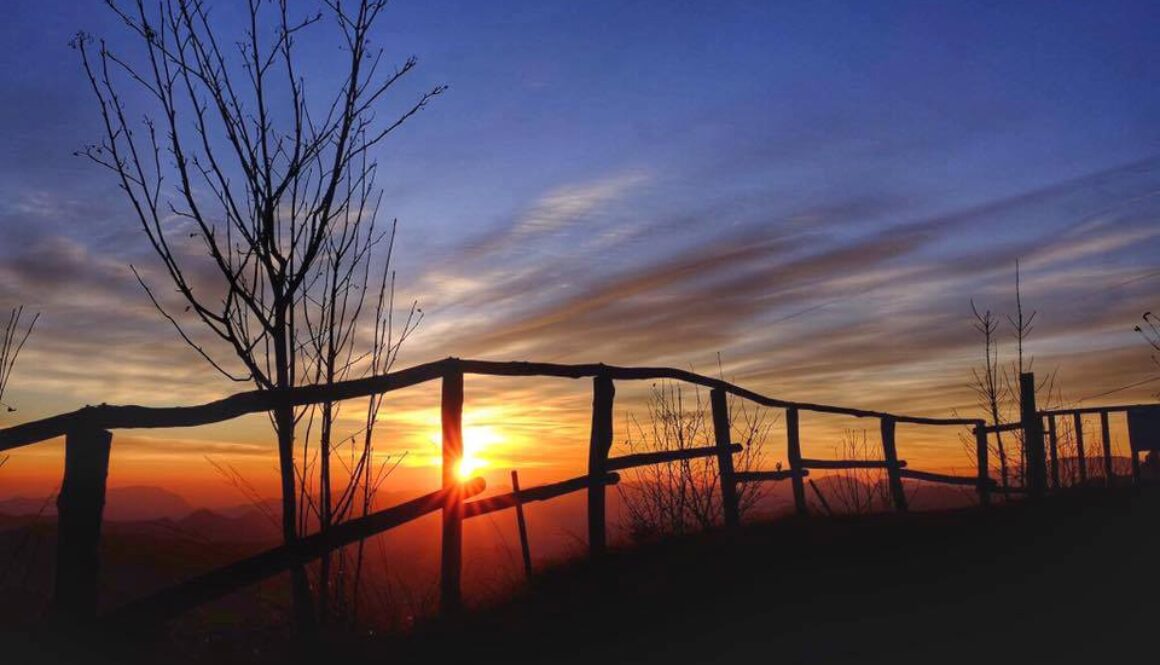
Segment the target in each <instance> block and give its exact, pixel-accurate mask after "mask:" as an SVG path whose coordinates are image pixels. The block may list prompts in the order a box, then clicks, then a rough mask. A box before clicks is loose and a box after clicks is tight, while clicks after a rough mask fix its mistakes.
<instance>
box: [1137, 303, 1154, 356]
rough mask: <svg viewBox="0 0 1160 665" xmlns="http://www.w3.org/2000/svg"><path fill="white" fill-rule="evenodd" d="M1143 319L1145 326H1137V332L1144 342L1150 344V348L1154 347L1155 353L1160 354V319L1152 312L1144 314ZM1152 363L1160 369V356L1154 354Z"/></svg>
mask: <svg viewBox="0 0 1160 665" xmlns="http://www.w3.org/2000/svg"><path fill="white" fill-rule="evenodd" d="M1142 318H1143V319H1144V325H1142V326H1139V325H1138V326H1136V332H1138V333H1140V335H1141V336H1142V337H1143V338H1144V341H1146V342H1147V343H1148V346H1150V347H1152V350H1153V351H1155V352H1157V353H1160V317H1158V316H1156V315H1155V314H1153V313H1152V312H1144V316H1143V317H1142ZM1152 362H1153V363H1154V364H1155V365H1156V366H1157V367H1160V356H1157V355H1156V354H1155V353H1153V354H1152Z"/></svg>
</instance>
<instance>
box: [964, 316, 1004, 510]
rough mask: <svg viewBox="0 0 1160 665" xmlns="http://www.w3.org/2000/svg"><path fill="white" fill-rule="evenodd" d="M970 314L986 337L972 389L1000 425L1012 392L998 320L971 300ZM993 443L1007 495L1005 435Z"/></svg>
mask: <svg viewBox="0 0 1160 665" xmlns="http://www.w3.org/2000/svg"><path fill="white" fill-rule="evenodd" d="M971 313H972V314H973V315H974V317H975V323H974V327H975V330H977V331H978V332H979V334H980V335H982V337H983V364H982V365H981V367H976V368H975V369H972V370H971V376H972V378H973V382H972V383H971V390H972V391H973V392H974V393H975V398H976V400H977V401H978V403H979V407H980V408H981V409H982V410H983V411H984V412H985V413H986V414H987V416H988V417H989V418H990V419H991V423H992V424H994V425H1001V424H1003V422H1004V416H1005V410H1006V405H1007V402H1008V400H1009V396H1010V390H1009V386H1008V385H1007V384H1006V383H1005V382H1004V381H1003V377H1002V373H1001V370H1000V367H999V347H998V344H997V342H996V340H995V334H996V331H997V330H998V327H999V321H998V320H997V319H996V317H995V315H994V314H992V313H991V310H989V309H988V310H985V311H984V312H982V313H980V312H979V310H978V308H977V307H975V301H974V300H972V301H971ZM969 440H970V445H971V446H972V447H973V446H974V438H973V437H970V438H969ZM988 440H989V439H988ZM994 441H995V443H994V447H993V449H992V451H991V452H992V453H993V454H992V455H991V458H992V459H996V460H998V464H999V480H1000V486H1001V487H1002V488H1003V493H1004V495H1006V493H1007V491H1008V490H1009V489H1010V487H1011V477H1010V476H1011V474H1010V468H1009V465H1008V460H1007V448H1006V446H1005V445H1004V442H1003V432H996V433H995V439H994ZM988 445H990V444H988ZM972 454H973V453H972Z"/></svg>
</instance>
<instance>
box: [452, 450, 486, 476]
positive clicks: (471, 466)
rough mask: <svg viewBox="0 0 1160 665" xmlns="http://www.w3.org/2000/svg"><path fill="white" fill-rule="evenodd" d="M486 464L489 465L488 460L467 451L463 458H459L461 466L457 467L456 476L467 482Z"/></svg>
mask: <svg viewBox="0 0 1160 665" xmlns="http://www.w3.org/2000/svg"><path fill="white" fill-rule="evenodd" d="M485 466H487V461H486V460H482V459H479V458H478V457H475V456H474V455H468V454H466V453H465V454H464V455H463V458H462V459H460V460H459V466H457V467H456V469H455V477H457V478H459V481H460V482H467V481H468V480H471V479H472V478H473V477H475V475H476V473H477V472H478V471H479V470H480V469H482V468H483V467H485Z"/></svg>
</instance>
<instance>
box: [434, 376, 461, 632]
mask: <svg viewBox="0 0 1160 665" xmlns="http://www.w3.org/2000/svg"><path fill="white" fill-rule="evenodd" d="M441 408H442V416H443V487H444V488H448V487H455V486H457V485H458V484H459V478H458V471H459V464H460V461H461V460H462V459H463V368H462V367H460V366H459V363H456V362H452V363H451V364H450V365H449V366H448V368H447V369H446V370H445V371H444V373H443V396H442V404H441ZM462 570H463V496H462V494H460V493H459V492H457V491H456V492H451V493H450V494H449V495H448V498H447V503H446V504H444V506H443V559H442V568H441V571H440V579H439V592H440V595H439V611H440V612H443V613H445V614H451V613H454V612H457V611H458V610H459V609H460V608H461V607H462V604H463V595H462V590H461V588H460V574H461V572H462Z"/></svg>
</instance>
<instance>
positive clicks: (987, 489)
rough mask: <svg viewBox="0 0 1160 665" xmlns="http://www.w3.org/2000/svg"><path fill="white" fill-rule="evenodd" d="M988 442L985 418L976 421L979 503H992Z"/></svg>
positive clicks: (984, 504) (987, 504) (983, 504)
mask: <svg viewBox="0 0 1160 665" xmlns="http://www.w3.org/2000/svg"><path fill="white" fill-rule="evenodd" d="M989 452H990V451H989V449H988V443H987V423H986V421H984V420H980V421H977V422H976V423H975V459H976V460H977V462H978V465H979V505H981V506H989V505H991V466H990V464H991V463H990V462H989V461H988V460H987V455H988V453H989Z"/></svg>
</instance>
